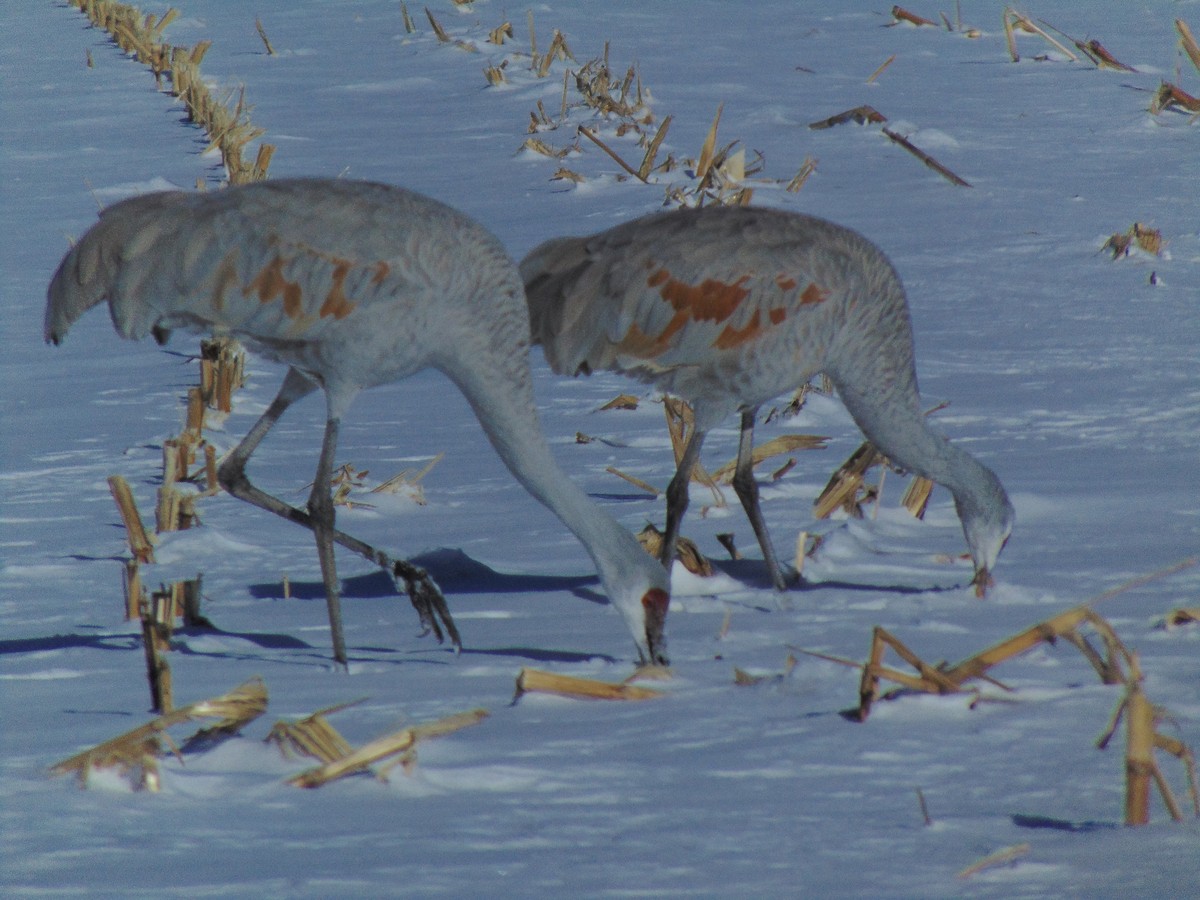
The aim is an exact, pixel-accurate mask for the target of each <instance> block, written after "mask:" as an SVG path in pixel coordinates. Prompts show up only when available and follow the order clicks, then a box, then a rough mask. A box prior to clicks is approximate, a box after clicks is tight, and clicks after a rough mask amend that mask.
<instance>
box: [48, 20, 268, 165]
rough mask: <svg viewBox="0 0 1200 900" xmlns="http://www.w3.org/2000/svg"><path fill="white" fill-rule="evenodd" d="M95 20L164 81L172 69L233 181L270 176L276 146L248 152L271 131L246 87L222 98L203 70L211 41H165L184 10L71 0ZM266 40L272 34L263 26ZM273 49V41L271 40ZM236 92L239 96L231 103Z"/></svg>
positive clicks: (174, 89)
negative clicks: (257, 117)
mask: <svg viewBox="0 0 1200 900" xmlns="http://www.w3.org/2000/svg"><path fill="white" fill-rule="evenodd" d="M70 3H71V5H72V6H75V7H77V8H78V9H79V10H80V12H82V13H83V14H84V15H86V16H87V17H88V18H89V19H90V20H91V21H92V23H93V24H94V25H96V26H97V27H98V28H102V29H104V30H105V31H107V32H108V33H109V34H110V35H111V36H112V39H113V41H114V42H115V43H116V44H117V46H118V47H120V48H121V49H122V50H124V51H125V52H126V53H131V54H133V56H134V57H135V58H136V59H137V60H138V61H139V62H141V63H142V64H144V65H146V66H148V67H149V68H150V71H151V72H152V73H153V74H154V79H155V82H161V80H162V77H163V75H164V74H165V73H167V72H170V75H171V88H170V90H171V93H172V94H173V95H174V96H176V97H178V98H179V99H180V100H182V101H183V103H184V105H185V106H186V107H187V110H188V115H189V117H190V118H191V120H192V121H193V122H195V123H196V124H197V125H199V126H200V127H202V128H203V129H204V130H205V131H206V132H207V134H208V135H209V138H210V139H211V141H212V144H211V148H214V149H217V150H219V151H220V152H221V159H222V162H223V163H224V165H225V169H226V172H227V174H228V177H229V183H230V184H242V183H244V182H248V181H257V180H260V179H262V178H265V177H266V176H267V168H268V167H269V165H270V161H271V156H272V154H273V152H274V147H272V146H271V145H269V144H261V145H260V146H259V147H258V150H257V151H256V153H255V156H254V158H253V160H250V159H248V158H247V156H246V155H245V152H246V150H247V148H248V145H249V144H250V143H251V142H252V141H254V140H256V139H257V138H259V137H261V136H262V135H263V134H264V133H265V132H264V131H263V129H261V128H256V127H254V126H253V125H252V124H251V123H250V119H249V108H248V107H247V106H246V104H245V92H244V91H238V92H234V91H230V92H229V93H228V94H227V95H226V96H225V98H224V99H222V100H217V99H216V98H215V97H214V96H213V94H212V92H211V90H210V89H209V87H208V85H207V84H206V83H205V81H204V79H203V78H202V77H201V76H200V61H201V60H202V59H203V58H204V54H205V53H206V52H207V51H208V48H209V46H211V41H201V42H200V43H198V44H196V45H195V46H194V47H191V48H186V47H174V46H171V45H170V44H167V43H165V42H163V40H162V31H163V29H164V28H165V27H166V25H167V24H168V23H170V22H171V21H172V20H173V19H175V18H176V17H177V16H178V15H179V11H178V10H176V9H170V10H168V11H167V12H166V13H165V14H164V15H163V16H162V18H156V17H155V16H153V15H148V14H143V13H142V12H141V11H140V10H138V8H137V7H135V6H131V5H129V4H127V3H116V2H111V0H70ZM260 35H261V37H262V40H263V41H264V43H267V42H266V35H265V34H264V33H263V32H262V30H261V28H260ZM267 46H268V49H270V45H269V43H267ZM234 93H237V96H238V99H237V103H236V105H234V106H232V108H231V105H230V104H231V101H232V97H233V95H234Z"/></svg>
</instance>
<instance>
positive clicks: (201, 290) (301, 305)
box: [45, 179, 503, 343]
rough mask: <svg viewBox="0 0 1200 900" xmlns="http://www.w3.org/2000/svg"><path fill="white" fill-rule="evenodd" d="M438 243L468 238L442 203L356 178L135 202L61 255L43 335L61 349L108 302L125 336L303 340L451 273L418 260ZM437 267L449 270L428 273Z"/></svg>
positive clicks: (107, 216) (109, 212) (121, 206)
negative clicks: (219, 334) (70, 332)
mask: <svg viewBox="0 0 1200 900" xmlns="http://www.w3.org/2000/svg"><path fill="white" fill-rule="evenodd" d="M439 220H445V221H439ZM454 229H458V230H457V232H456V231H455V230H454ZM475 231H476V232H480V233H482V229H478V228H477V227H476V228H475ZM436 233H440V234H443V235H444V237H446V238H452V237H453V236H454V235H455V234H458V235H459V236H460V237H462V238H463V239H464V240H465V239H471V238H474V237H477V235H475V234H474V232H471V229H470V220H468V219H466V217H463V216H461V215H459V214H456V213H454V211H453V210H450V209H449V207H444V206H442V205H441V204H438V203H436V202H435V201H432V200H429V199H428V198H424V197H421V196H420V195H417V194H413V193H411V192H408V191H404V190H402V189H399V188H392V187H389V186H386V185H376V184H369V183H365V182H351V181H345V182H342V181H335V180H303V179H297V180H291V181H274V182H260V183H257V184H253V185H246V186H243V187H239V188H228V189H226V190H222V191H214V192H211V193H182V192H166V193H156V194H148V195H144V196H141V197H135V198H132V199H129V200H125V201H122V202H120V203H117V204H114V205H113V206H111V207H109V208H108V209H106V210H104V212H103V213H102V214H101V217H100V221H99V222H98V223H97V224H96V225H95V226H93V227H92V228H91V229H90V230H89V231H88V232H87V233H86V234H85V235H84V236H83V238H81V239H80V241H79V242H78V243H77V244H76V245H75V247H74V248H73V249H72V250H71V251H70V252H69V253H68V254H67V255H66V256H65V257H64V259H63V261H62V263H61V264H60V265H59V268H58V271H57V272H56V273H55V275H54V278H53V280H52V281H51V283H50V287H49V290H48V292H47V305H46V318H45V333H46V339H47V340H48V341H52V342H54V343H57V342H58V341H60V340H61V339H62V338H63V336H64V335H65V334H66V332H67V329H68V328H69V327H70V326H71V324H72V323H73V322H74V321H75V320H76V319H77V318H78V317H79V316H81V315H82V314H83V313H84V312H86V311H87V310H88V309H90V308H91V307H93V306H95V305H97V304H99V303H101V302H103V301H105V300H107V301H108V303H109V307H110V312H111V314H112V319H113V324H114V325H115V326H116V328H117V330H118V331H119V332H120V333H121V334H122V335H123V336H124V337H128V338H142V337H144V336H145V335H147V334H149V333H152V332H153V333H154V334H155V335H156V336H161V335H162V334H163V333H164V332H166V331H169V329H171V328H175V327H191V328H194V329H197V330H215V331H226V332H232V333H238V334H243V335H246V336H248V337H257V338H260V339H263V340H269V341H281V342H282V341H287V340H293V339H299V338H301V337H303V338H304V339H306V340H312V339H314V338H316V337H318V336H319V334H320V333H321V331H322V329H324V328H326V327H328V326H329V325H330V324H331V323H334V322H337V321H339V320H341V319H343V318H345V317H347V316H350V315H352V314H353V313H354V312H355V311H356V310H357V309H360V308H362V307H364V306H368V305H370V304H372V303H373V302H376V301H377V300H378V299H380V297H381V296H386V295H389V294H390V295H394V294H395V293H396V292H398V291H399V290H401V289H402V288H403V287H404V285H405V284H406V283H409V282H414V281H420V280H421V279H425V280H426V281H429V280H436V279H437V278H447V277H452V271H453V266H452V261H450V260H447V259H434V258H433V257H434V254H432V253H428V252H425V253H423V252H422V246H423V242H424V243H432V240H426V239H425V238H424V237H423V235H431V234H436ZM497 248H498V245H497ZM497 252H498V253H502V252H503V251H502V249H499V248H498V249H497ZM443 256H445V254H443ZM438 266H440V267H442V268H444V269H446V272H441V271H438V272H431V271H429V270H431V269H433V268H435V267H438Z"/></svg>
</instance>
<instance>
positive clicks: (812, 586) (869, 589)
mask: <svg viewBox="0 0 1200 900" xmlns="http://www.w3.org/2000/svg"><path fill="white" fill-rule="evenodd" d="M709 562H710V563H711V564H712V567H713V568H714V569H716V570H717V571H718V572H720V573H721V574H722V575H727V576H728V577H729V578H731V579H732V580H734V581H736V582H738V583H739V584H740V585H741V586H743V587H747V588H757V589H760V590H763V591H770V592H771V593H772V594H774V592H775V586H774V585H773V584H772V583H771V576H770V575H769V574H768V573H767V567H766V565H765V564H764V563H763V561H762V560H761V559H755V558H750V559H709ZM963 586H964V583H963V582H956V583H955V584H949V585H914V584H895V583H893V584H881V583H874V582H859V581H842V580H839V579H833V578H825V579H820V580H813V579H812V578H808V577H806V578H805V580H804V581H803V582H800V583H799V584H795V583H793V584H791V585H790V586H789V588H788V590H787V591H786V592H785V594H784V596H788V595H793V594H809V593H816V592H818V591H823V590H836V591H861V592H863V593H874V594H880V593H882V594H936V593H941V592H943V591H959V590H962V589H963ZM322 596H324V595H323V594H322ZM760 608H761V609H763V610H764V611H767V612H769V611H771V610H772V609H774V607H772V606H762V607H760Z"/></svg>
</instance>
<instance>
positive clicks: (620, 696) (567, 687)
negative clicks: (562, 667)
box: [515, 667, 666, 700]
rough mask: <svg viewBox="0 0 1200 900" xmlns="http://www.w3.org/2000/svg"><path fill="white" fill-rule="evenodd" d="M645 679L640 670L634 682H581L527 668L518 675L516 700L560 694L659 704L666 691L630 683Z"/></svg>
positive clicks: (588, 698)
mask: <svg viewBox="0 0 1200 900" xmlns="http://www.w3.org/2000/svg"><path fill="white" fill-rule="evenodd" d="M659 668H661V667H659ZM644 675H645V673H644V672H642V671H641V670H639V671H638V672H635V673H634V675H633V676H632V677H631V678H629V679H627V680H625V681H622V682H617V683H615V684H614V683H612V682H608V681H597V680H596V679H593V678H577V677H575V676H571V675H558V674H555V673H554V672H546V671H543V670H541V669H529V668H525V669H522V670H521V671H520V673H519V674H518V675H517V692H516V698H515V699H520V698H521V697H522V696H524V695H525V694H534V693H540V694H556V695H558V696H560V697H575V698H579V699H584V700H655V699H658V698H660V697H664V696H666V695H665V694H664V693H663V692H662V691H658V690H654V689H653V688H647V687H642V686H640V685H636V684H631V683H630V682H631V681H633V680H634V679H636V678H640V677H643V676H644Z"/></svg>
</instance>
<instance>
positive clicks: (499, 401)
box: [443, 360, 669, 658]
mask: <svg viewBox="0 0 1200 900" xmlns="http://www.w3.org/2000/svg"><path fill="white" fill-rule="evenodd" d="M510 364H511V361H510ZM470 368H471V371H467V372H464V371H462V370H461V367H454V368H452V367H450V366H446V367H443V370H444V371H445V372H446V374H447V375H449V376H450V377H451V378H452V379H453V380H454V382H455V383H456V384H457V385H458V387H459V388H460V390H462V392H463V394H464V395H465V396H466V398H467V400H468V402H469V403H470V404H471V407H472V409H473V410H474V412H475V415H476V416H477V417H478V419H479V422H480V424H481V425H482V426H483V429H484V431H485V432H486V434H487V436H488V438H489V439H490V440H491V442H492V445H493V446H494V447H495V448H496V452H497V453H498V454H499V455H500V458H501V459H502V460H503V461H504V463H505V464H506V465H507V466H508V468H509V470H510V471H511V472H512V473H513V475H514V476H516V478H517V480H518V481H519V482H520V483H521V485H522V486H523V487H524V488H525V489H526V490H527V491H529V493H530V494H532V495H533V496H534V497H535V498H537V500H538V501H540V502H541V503H542V504H543V505H544V506H546V507H547V508H548V509H549V510H550V511H551V512H553V513H554V514H555V515H556V516H558V518H559V519H561V520H562V522H563V524H564V525H566V526H567V528H569V529H570V530H571V532H572V533H573V534H574V535H575V536H576V537H577V538H578V539H579V541H580V543H582V544H583V546H584V548H585V549H586V550H587V551H588V554H589V555H590V556H591V557H592V560H593V562H594V563H595V565H596V570H597V571H598V572H599V574H600V579H601V581H602V582H603V583H604V589H605V592H606V593H607V594H608V597H609V600H610V601H611V602H612V603H613V605H614V606H616V608H617V610H618V611H619V612H620V613H621V616H622V618H623V619H624V620H625V623H626V626H627V627H628V628H629V630H630V632H631V633H632V634H633V637H634V640H635V642H636V643H637V644H638V647H639V649H641V650H642V652H643V655H645V656H647V658H653V656H652V652H653V651H654V650H655V648H652V647H647V646H646V627H647V626H646V621H645V614H646V610H645V609H643V597H644V595H645V592H646V591H647V590H649V589H652V588H657V589H659V590H660V591H662V592H663V593H662V596H663V597H665V596H666V594H667V593H669V581H668V577H667V574H666V572H665V571H664V570H663V568H662V567H661V566H660V565H659V564H658V563H657V562H656V561H655V560H654V559H652V558H651V557H650V555H649V554H647V553H646V552H645V551H644V550H643V549H642V547H641V545H640V544H639V543H638V542H637V539H636V538H634V536H633V535H632V534H630V533H629V531H627V530H626V529H625V528H623V527H621V526H620V525H619V524H617V522H616V521H614V520H613V519H612V518H611V517H610V516H609V515H607V514H606V513H605V512H604V511H603V510H601V509H600V508H598V507H597V506H596V505H595V504H594V503H592V501H591V500H590V499H588V496H587V495H586V494H585V493H584V492H583V490H581V489H580V488H579V487H578V486H577V485H576V484H575V483H574V482H573V481H571V479H570V478H568V477H567V475H566V474H565V473H564V472H563V470H562V469H561V468H560V467H559V465H558V463H557V462H556V461H555V459H554V456H553V454H552V453H551V452H550V448H549V447H548V446H547V445H546V441H545V439H544V437H543V436H542V430H541V426H540V424H539V423H538V419H537V415H536V413H535V412H534V404H533V393H532V388H531V386H530V384H529V371H528V368H526V364H525V361H524V360H521V363H520V365H519V368H520V369H521V370H523V371H520V372H515V373H510V374H509V375H508V377H499V376H498V374H497V373H496V372H494V371H493V372H487V371H483V372H481V371H480V369H481V368H485V367H481V366H478V365H473V366H471V367H470ZM513 368H514V369H515V368H517V366H516V365H513ZM456 369H457V370H456ZM661 612H662V613H665V609H664V610H662V611H661Z"/></svg>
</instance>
